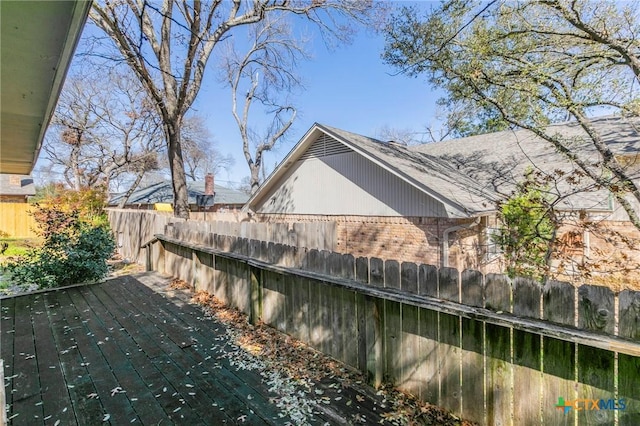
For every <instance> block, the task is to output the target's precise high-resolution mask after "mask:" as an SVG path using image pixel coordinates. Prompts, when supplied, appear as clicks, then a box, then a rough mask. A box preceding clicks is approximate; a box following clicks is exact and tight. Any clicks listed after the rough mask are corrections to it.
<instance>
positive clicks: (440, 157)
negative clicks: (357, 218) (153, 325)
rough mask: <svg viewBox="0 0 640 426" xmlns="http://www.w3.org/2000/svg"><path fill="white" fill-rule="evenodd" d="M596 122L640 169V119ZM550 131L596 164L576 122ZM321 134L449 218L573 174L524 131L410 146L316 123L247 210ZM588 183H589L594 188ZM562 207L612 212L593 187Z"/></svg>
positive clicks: (638, 172)
mask: <svg viewBox="0 0 640 426" xmlns="http://www.w3.org/2000/svg"><path fill="white" fill-rule="evenodd" d="M592 124H593V126H594V127H595V128H596V129H597V131H598V133H599V134H600V135H601V136H602V138H603V139H604V142H605V143H607V144H608V145H609V146H610V147H611V149H612V150H613V151H614V153H615V154H616V155H625V156H627V157H633V160H632V161H634V162H636V165H637V164H639V163H640V158H638V156H637V155H638V151H639V150H640V137H639V134H638V126H640V120H638V119H623V118H619V117H602V118H597V119H594V120H592ZM548 130H550V131H551V132H553V133H558V134H561V135H563V137H564V138H566V140H567V141H571V142H570V143H569V146H570V147H571V148H572V150H573V152H575V153H577V154H578V155H580V158H582V159H583V160H584V161H586V162H593V161H596V160H597V159H598V155H597V153H596V151H595V148H594V146H593V144H592V142H590V141H586V142H585V141H584V139H582V138H581V136H584V133H583V130H582V129H581V128H580V127H579V126H578V125H577V124H575V123H564V124H558V125H553V126H550V127H549V129H548ZM322 134H325V135H328V136H330V137H331V138H333V139H334V140H336V141H338V142H339V143H340V144H342V145H343V146H345V147H348V148H349V149H350V150H351V151H355V152H357V153H358V154H360V156H362V157H365V158H367V159H368V160H369V161H370V162H372V163H374V164H376V165H378V166H379V167H382V168H383V169H384V170H386V171H387V172H388V173H390V174H392V175H394V176H396V177H398V178H400V179H401V180H403V181H404V182H406V183H407V184H408V185H410V186H412V187H413V188H417V189H418V190H420V191H422V192H423V193H424V194H426V195H428V196H429V197H431V198H433V199H435V200H437V201H438V202H440V203H442V204H443V206H444V208H445V210H446V212H447V216H449V217H470V216H477V215H480V214H482V213H484V212H491V211H495V208H496V201H498V200H499V199H502V198H504V197H505V196H507V195H508V194H510V193H511V191H512V190H513V189H514V188H515V184H516V183H517V182H520V181H522V180H523V178H524V173H525V171H526V170H527V169H530V168H538V169H540V170H543V171H545V172H547V173H551V172H553V171H555V170H562V171H564V172H569V171H571V170H572V169H573V168H575V167H574V165H572V164H571V163H570V162H569V161H568V160H567V159H566V157H564V155H562V154H560V153H557V152H556V151H555V149H554V148H553V146H552V145H551V144H550V143H549V142H547V141H544V140H542V139H540V138H539V137H537V136H535V135H534V134H533V133H532V132H530V131H527V130H517V131H504V132H498V133H491V134H485V135H479V136H473V137H468V138H462V139H455V140H449V141H445V142H438V143H429V144H424V145H416V146H405V145H401V144H397V143H393V142H382V141H379V140H376V139H373V138H369V137H366V136H362V135H358V134H355V133H351V132H347V131H344V130H341V129H336V128H333V127H329V126H325V125H321V124H314V125H313V126H312V127H311V129H310V130H309V131H308V132H307V133H306V134H305V136H304V137H303V138H302V139H301V140H300V142H299V143H298V144H297V145H296V146H295V147H294V148H293V150H292V151H291V152H290V153H289V154H288V155H287V157H286V158H285V159H284V160H283V161H282V163H281V164H280V165H278V167H277V168H276V169H275V170H274V172H273V173H272V174H271V175H270V176H269V177H268V178H267V180H266V181H265V182H264V183H263V185H262V186H261V187H260V188H259V189H258V191H257V192H256V193H255V194H254V195H253V196H252V197H251V198H250V199H249V201H248V202H247V205H246V207H245V208H254V207H255V206H260V205H261V204H263V203H265V202H266V199H267V198H268V197H271V196H273V194H274V191H276V188H277V187H278V185H281V184H282V182H283V180H284V179H286V178H287V173H289V174H291V173H290V172H288V169H290V168H292V167H293V165H294V164H295V163H296V162H299V161H301V160H302V161H304V159H305V158H309V153H308V152H307V151H314V150H316V149H317V148H316V147H315V145H314V143H315V142H316V141H318V140H319V138H320V137H321V135H322ZM334 152H335V153H336V155H338V154H340V152H339V150H335V149H334ZM325 155H326V153H325ZM633 172H634V173H635V174H632V177H633V178H634V179H635V180H637V181H638V182H640V168H639V167H635V169H634V170H633ZM588 184H589V185H591V183H590V182H589V183H588ZM586 185H587V183H585V186H586ZM360 186H362V185H360ZM558 189H559V190H560V191H561V192H562V191H565V192H562V193H566V191H570V190H572V189H575V188H571V187H570V185H569V184H568V183H567V182H565V181H564V180H560V181H559V182H558ZM560 207H561V208H567V209H580V210H583V209H585V210H604V211H607V210H611V203H610V197H609V194H608V192H606V191H605V190H594V189H593V188H591V189H590V191H589V192H583V193H580V194H578V195H576V196H573V197H568V198H567V199H566V200H564V201H563V203H562V204H561V205H560Z"/></svg>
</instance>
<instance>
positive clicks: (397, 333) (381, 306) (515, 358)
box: [147, 234, 640, 425]
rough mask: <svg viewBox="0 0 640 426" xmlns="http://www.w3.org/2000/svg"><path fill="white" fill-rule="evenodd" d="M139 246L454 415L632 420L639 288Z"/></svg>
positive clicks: (273, 249) (217, 238) (259, 245)
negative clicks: (576, 285)
mask: <svg viewBox="0 0 640 426" xmlns="http://www.w3.org/2000/svg"><path fill="white" fill-rule="evenodd" d="M147 247H148V251H147V252H148V267H149V268H152V269H155V270H159V271H161V272H165V273H168V274H171V275H173V276H176V277H179V278H182V279H184V280H186V281H188V282H189V283H191V284H192V285H193V286H194V288H195V289H197V290H206V291H209V292H211V293H213V294H215V295H216V296H217V297H219V298H220V299H222V301H224V302H225V303H227V304H229V305H231V306H234V307H236V308H238V309H240V310H242V311H244V312H246V313H247V314H249V316H250V318H251V319H252V320H254V321H255V320H257V319H261V320H262V321H264V322H265V323H267V324H270V325H272V326H274V327H276V328H277V329H279V330H281V331H283V332H285V333H288V334H290V335H292V336H295V337H296V338H299V339H301V340H302V341H304V342H306V343H307V344H309V345H311V346H312V347H314V348H316V349H318V350H320V351H322V352H324V353H327V354H329V355H331V356H333V357H334V358H336V359H339V360H341V361H343V362H345V363H346V364H348V365H351V366H353V367H356V368H358V369H360V370H362V371H363V372H366V373H367V375H368V377H369V379H370V381H371V382H372V383H373V384H376V385H377V384H380V383H381V382H382V381H387V382H391V383H393V384H395V385H396V386H397V387H399V388H400V389H403V390H405V391H408V392H411V393H413V394H415V395H417V396H418V397H420V398H422V399H423V400H426V401H429V402H432V403H434V404H438V405H440V406H443V407H445V408H447V409H449V410H451V411H453V412H454V413H456V414H458V415H461V416H462V417H464V418H467V419H470V420H475V421H478V422H480V423H481V424H487V425H498V424H500V425H507V424H512V425H527V424H534V425H537V424H544V425H550V424H551V425H556V424H558V425H559V424H574V423H575V422H576V421H577V422H578V424H580V425H587V424H614V423H618V424H620V425H637V424H640V386H639V383H640V293H639V292H634V291H623V292H621V293H620V294H618V295H615V294H613V293H612V292H611V291H610V290H609V289H607V288H603V287H594V286H582V287H580V288H577V289H576V288H574V287H573V286H571V285H568V284H565V283H560V282H552V283H549V284H547V285H545V286H540V285H539V284H537V283H534V282H531V281H528V280H525V279H515V280H513V281H512V280H509V279H508V278H507V277H505V276H503V275H496V274H489V275H487V276H483V275H482V274H480V273H479V272H477V271H471V270H465V271H462V272H461V273H459V271H457V270H455V269H453V268H440V269H438V268H436V267H434V266H431V265H424V264H415V263H408V262H397V261H393V260H388V261H383V260H381V259H376V258H371V259H367V258H357V259H356V258H354V257H353V256H351V255H342V254H338V253H332V252H329V251H318V250H304V249H298V248H297V247H294V246H286V245H282V244H274V243H267V242H263V241H262V242H261V241H257V240H248V239H243V238H231V237H227V236H221V235H214V234H210V235H209V236H208V237H207V238H205V239H204V241H203V242H202V244H201V245H199V244H192V243H185V242H183V241H181V240H179V239H176V238H173V237H167V236H158V239H157V240H156V241H155V242H154V243H152V244H150V245H148V246H147ZM559 398H562V400H560V399H559ZM600 400H602V402H599V401H600ZM559 401H564V402H565V404H564V405H568V406H571V407H572V408H571V409H567V410H565V409H564V407H562V406H561V407H557V405H558V404H559ZM593 401H597V402H596V405H594V403H593ZM595 408H600V409H595ZM614 408H618V409H614ZM623 408H624V409H623Z"/></svg>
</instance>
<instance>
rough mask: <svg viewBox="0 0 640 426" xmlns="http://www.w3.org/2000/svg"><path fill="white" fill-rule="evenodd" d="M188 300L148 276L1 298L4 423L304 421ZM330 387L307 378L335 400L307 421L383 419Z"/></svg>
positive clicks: (368, 395) (377, 405) (364, 401)
mask: <svg viewBox="0 0 640 426" xmlns="http://www.w3.org/2000/svg"><path fill="white" fill-rule="evenodd" d="M186 298H187V296H186V295H185V294H184V293H182V292H171V291H167V287H166V280H164V279H162V278H161V277H160V276H158V275H153V274H149V275H141V276H139V277H137V278H134V277H132V276H128V277H122V278H118V279H114V280H110V281H108V282H105V283H102V284H97V285H88V286H78V287H72V288H67V289H62V290H57V291H49V292H44V293H38V294H31V295H23V296H16V297H10V298H4V299H2V300H1V301H0V304H1V307H2V324H1V325H2V328H1V330H2V334H1V342H0V344H1V352H0V355H1V358H2V359H3V360H4V367H5V368H4V378H5V391H6V402H7V405H8V412H7V419H9V424H13V425H21V424H28V425H37V424H47V425H58V424H60V425H70V424H79V425H93V424H114V425H124V424H129V423H133V424H137V423H142V424H148V425H158V424H184V425H197V424H207V425H217V424H222V423H231V424H239V423H240V424H241V423H244V424H256V425H259V424H274V425H282V424H286V423H288V422H291V423H293V424H296V423H299V422H300V421H299V420H297V419H295V418H293V419H292V418H291V417H289V416H287V414H286V413H285V411H283V404H282V399H281V398H282V395H279V394H277V393H274V392H271V391H270V390H269V389H270V386H269V385H267V384H266V383H265V381H264V378H263V377H262V376H261V374H260V371H259V370H255V369H254V370H251V369H243V368H239V367H238V366H234V363H233V360H230V358H232V355H231V356H230V355H229V354H230V353H232V351H231V349H232V345H230V342H229V340H228V339H229V338H228V337H227V334H226V332H225V326H223V325H222V324H220V323H217V322H216V321H215V320H212V319H210V318H205V317H203V313H202V310H201V309H200V308H199V307H197V306H193V305H190V304H189V303H187V302H186V300H187V299H186ZM235 350H237V348H235ZM336 383H337V382H334V383H332V382H328V381H327V382H326V383H325V382H323V383H316V384H314V389H313V391H312V392H310V393H311V394H315V393H317V394H318V395H319V394H322V395H324V396H325V402H326V396H327V395H328V396H329V397H331V399H332V402H331V404H322V403H315V404H313V403H312V404H311V406H312V407H313V414H312V415H311V416H310V417H308V418H307V419H306V420H305V421H304V422H305V423H310V424H325V423H329V424H347V423H353V422H355V421H356V420H366V423H368V424H371V423H374V424H377V423H378V422H379V421H380V419H381V417H380V415H381V414H382V413H383V412H384V411H385V410H384V409H383V407H385V406H384V404H383V401H382V398H381V397H378V396H376V394H375V393H374V392H373V391H372V390H371V389H370V388H369V389H368V390H367V389H366V388H357V389H356V388H348V389H347V388H344V387H342V386H338V385H336ZM316 391H317V392H316ZM340 395H344V396H345V397H344V398H342V397H341V396H340ZM347 395H350V397H349V396H347ZM316 396H317V395H316ZM356 396H357V398H356ZM312 399H313V398H311V397H310V400H312ZM278 401H280V404H278Z"/></svg>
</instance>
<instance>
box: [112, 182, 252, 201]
mask: <svg viewBox="0 0 640 426" xmlns="http://www.w3.org/2000/svg"><path fill="white" fill-rule="evenodd" d="M187 192H188V194H189V204H197V200H196V197H197V196H198V195H204V193H205V190H204V182H187ZM123 196H124V195H122V194H120V195H116V196H114V197H113V198H111V200H109V204H111V205H115V204H118V203H119V202H120V200H121V199H122V197H123ZM248 199H249V196H248V195H247V194H245V193H244V192H242V191H238V190H235V189H231V188H225V187H223V186H220V185H216V186H215V198H214V205H219V204H236V205H244V203H246V201H247V200H248ZM172 202H173V187H172V185H171V182H169V181H165V182H158V183H156V184H153V185H150V186H148V187H146V188H141V189H137V190H136V191H134V193H133V194H131V197H129V200H128V201H127V205H131V204H154V203H172Z"/></svg>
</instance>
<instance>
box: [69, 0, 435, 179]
mask: <svg viewBox="0 0 640 426" xmlns="http://www.w3.org/2000/svg"><path fill="white" fill-rule="evenodd" d="M399 3H400V2H396V4H399ZM424 4H427V3H426V2H425V3H424ZM309 25H310V24H309V23H308V22H306V21H304V20H302V19H301V20H298V21H297V22H296V24H295V26H294V30H295V31H296V32H304V33H307V34H310V35H312V36H313V35H314V34H315V37H313V38H312V39H311V40H310V42H309V44H308V45H307V47H308V49H307V50H308V52H309V54H310V55H311V57H312V58H311V59H310V60H308V61H302V62H301V63H300V67H299V69H298V73H299V75H300V76H301V77H302V80H303V82H304V90H303V91H302V92H301V93H300V94H299V95H298V96H296V97H295V105H296V107H297V108H298V116H297V119H296V122H295V123H294V125H293V127H292V128H291V129H290V131H289V132H288V134H287V138H286V140H285V141H282V142H281V143H279V144H278V145H277V146H276V148H275V149H274V150H273V151H272V152H270V153H268V154H267V155H266V160H265V165H266V169H267V171H268V172H269V171H271V170H272V169H273V168H274V167H275V165H276V164H277V163H278V162H279V161H280V160H282V158H284V156H285V155H286V154H287V153H288V152H289V151H290V150H291V148H293V146H294V145H295V143H296V142H298V140H299V139H300V138H301V137H302V136H303V135H304V134H305V133H306V131H307V130H308V129H309V128H310V127H311V126H312V125H313V123H315V122H319V123H322V124H326V125H329V126H333V127H338V128H342V129H344V130H348V131H351V132H355V133H360V134H363V135H367V136H373V137H376V136H378V135H379V132H380V130H381V129H382V128H383V127H388V128H394V129H401V130H414V131H420V130H422V129H423V128H424V126H426V125H428V124H431V123H433V122H434V119H435V118H434V115H435V111H434V108H435V101H436V100H437V99H438V98H439V97H440V96H439V94H437V93H434V92H433V91H432V89H431V88H430V87H429V86H428V85H427V83H426V81H425V78H420V77H419V78H410V77H406V76H404V75H394V74H395V73H396V70H395V69H393V68H392V67H390V66H387V65H385V64H384V63H383V61H382V59H381V53H382V51H383V48H384V36H383V35H382V34H375V33H373V32H371V31H364V30H361V31H360V32H359V33H357V34H356V36H355V37H354V39H353V42H352V43H350V44H348V45H342V46H338V47H336V48H334V49H328V48H327V46H326V45H325V43H324V42H323V41H322V39H321V38H320V37H319V35H318V33H317V29H315V27H312V26H309ZM92 34H100V36H102V33H101V32H100V31H99V30H97V29H96V28H95V27H94V26H93V25H87V28H85V34H84V35H83V38H84V37H87V38H88V37H89V36H90V35H92ZM235 37H241V36H240V35H236V36H235ZM79 50H82V48H80V49H79ZM214 52H216V51H215V50H214ZM214 55H215V53H214ZM82 60H83V59H82V58H76V59H75V62H76V65H79V63H82ZM216 65H217V64H216V58H215V57H212V58H211V60H210V61H209V63H208V68H207V73H206V75H205V80H204V82H203V86H202V88H201V90H200V93H199V95H198V98H197V100H196V102H195V104H194V106H193V109H194V113H195V114H197V115H199V116H202V117H203V118H204V119H205V122H206V124H207V127H208V130H209V131H210V132H211V134H212V135H213V137H214V140H215V144H216V149H218V150H219V151H220V152H221V153H222V154H223V155H231V156H232V157H233V158H234V159H235V165H234V166H232V167H231V168H230V170H229V171H228V172H222V173H221V175H219V176H217V177H216V181H217V182H219V183H220V184H222V185H225V184H227V183H229V184H238V183H240V181H241V180H242V178H243V177H245V176H248V175H249V168H248V166H247V164H246V161H245V159H244V155H243V153H242V142H241V139H240V135H239V133H238V129H237V125H236V123H235V121H234V119H233V116H232V114H231V96H230V92H229V89H228V88H226V87H225V86H224V85H223V84H222V83H221V82H220V81H219V79H218V78H217V76H216V70H215V67H216ZM73 68H74V65H73V64H72V68H71V70H70V74H72V73H73ZM256 112H257V111H256Z"/></svg>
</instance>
